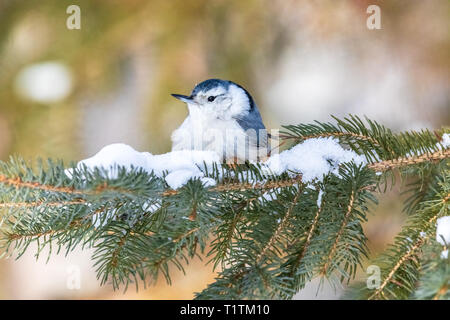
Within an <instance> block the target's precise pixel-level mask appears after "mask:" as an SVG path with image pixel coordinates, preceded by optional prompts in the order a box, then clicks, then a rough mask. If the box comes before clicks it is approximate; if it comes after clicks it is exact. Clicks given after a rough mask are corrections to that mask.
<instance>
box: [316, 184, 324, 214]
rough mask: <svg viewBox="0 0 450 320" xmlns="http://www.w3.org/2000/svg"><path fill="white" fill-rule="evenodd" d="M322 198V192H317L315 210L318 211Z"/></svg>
mask: <svg viewBox="0 0 450 320" xmlns="http://www.w3.org/2000/svg"><path fill="white" fill-rule="evenodd" d="M322 196H323V190H322V189H320V190H319V195H318V196H317V208H319V209H320V206H321V205H322Z"/></svg>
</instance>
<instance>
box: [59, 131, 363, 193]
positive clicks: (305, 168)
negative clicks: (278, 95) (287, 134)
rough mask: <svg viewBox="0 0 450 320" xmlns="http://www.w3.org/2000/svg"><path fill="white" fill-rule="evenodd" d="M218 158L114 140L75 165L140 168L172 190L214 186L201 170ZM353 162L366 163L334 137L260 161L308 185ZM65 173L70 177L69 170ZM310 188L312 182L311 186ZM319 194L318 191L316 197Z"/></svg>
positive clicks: (114, 170) (111, 170) (113, 170)
mask: <svg viewBox="0 0 450 320" xmlns="http://www.w3.org/2000/svg"><path fill="white" fill-rule="evenodd" d="M220 160H221V159H220V157H219V155H218V154H217V153H215V152H213V151H200V150H180V151H172V152H168V153H165V154H160V155H153V154H151V153H149V152H138V151H136V150H134V149H133V148H132V147H130V146H128V145H126V144H122V143H115V144H110V145H107V146H105V147H104V148H102V149H101V150H100V151H99V152H98V153H97V154H95V155H94V156H93V157H91V158H88V159H85V160H82V161H80V162H79V163H78V165H77V167H79V168H81V167H82V166H83V165H85V166H86V167H87V168H88V169H93V168H94V167H102V168H104V169H107V175H108V177H109V178H111V179H114V178H116V177H117V175H118V172H119V171H118V168H119V166H120V167H125V168H127V169H131V168H132V167H134V168H143V169H144V170H145V171H147V172H149V173H150V172H153V173H154V174H155V175H156V176H158V177H164V179H165V181H166V182H167V184H168V185H169V186H170V187H171V188H172V189H178V188H180V187H182V186H183V185H184V184H186V183H187V182H188V181H189V180H190V179H192V178H198V179H200V180H201V181H202V182H203V183H204V185H205V186H214V185H215V184H216V181H215V180H214V179H212V178H209V177H205V174H204V172H203V171H202V170H201V168H203V166H204V164H206V165H207V166H210V165H212V164H213V163H220ZM351 161H353V162H354V163H355V164H357V165H360V164H366V160H365V158H364V157H363V156H360V155H358V154H356V153H355V152H353V151H351V150H345V149H344V148H342V146H341V145H339V143H338V140H336V139H334V138H332V137H329V138H316V139H309V140H306V141H304V142H303V143H301V144H298V145H296V146H294V147H293V148H291V149H289V150H286V151H283V152H281V153H279V154H275V155H273V156H272V157H270V158H269V159H268V160H267V161H266V162H264V163H263V164H262V168H263V170H265V171H268V172H269V173H273V174H281V173H283V172H285V171H289V172H290V174H292V175H294V173H293V172H295V174H302V181H303V182H304V183H308V185H309V184H310V182H312V181H314V180H315V181H321V180H322V178H323V176H324V175H327V174H329V173H333V174H336V175H337V174H338V170H339V165H341V164H343V163H346V162H351ZM66 174H67V175H68V176H71V174H72V172H71V170H70V169H69V170H67V171H66ZM311 187H312V188H314V186H313V185H311ZM321 195H322V194H319V199H318V201H319V200H320V198H321Z"/></svg>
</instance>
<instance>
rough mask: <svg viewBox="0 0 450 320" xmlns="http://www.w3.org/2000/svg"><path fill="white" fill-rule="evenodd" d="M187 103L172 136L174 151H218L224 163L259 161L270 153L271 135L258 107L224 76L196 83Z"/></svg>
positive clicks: (240, 87)
mask: <svg viewBox="0 0 450 320" xmlns="http://www.w3.org/2000/svg"><path fill="white" fill-rule="evenodd" d="M172 96H173V97H175V98H176V99H178V100H180V101H182V102H184V103H186V105H187V108H188V111H189V113H188V116H187V117H186V119H185V120H184V121H183V123H182V124H181V126H180V127H178V128H177V129H176V130H174V131H173V133H172V135H171V140H172V151H178V150H204V151H214V152H216V153H217V154H218V155H219V157H220V159H221V160H222V161H223V162H224V163H228V164H240V163H248V162H258V161H262V160H265V159H267V158H268V156H269V155H270V145H269V144H270V143H269V135H268V133H267V130H266V127H265V126H264V123H263V121H262V118H261V114H260V112H259V109H258V106H257V105H256V103H255V101H254V99H253V97H252V96H251V95H250V93H249V92H248V91H247V90H246V89H245V88H244V87H242V86H241V85H239V84H237V83H235V82H233V81H230V80H221V79H208V80H205V81H203V82H200V83H199V84H197V85H196V86H195V87H194V89H193V90H192V92H191V94H190V95H189V96H187V95H181V94H172Z"/></svg>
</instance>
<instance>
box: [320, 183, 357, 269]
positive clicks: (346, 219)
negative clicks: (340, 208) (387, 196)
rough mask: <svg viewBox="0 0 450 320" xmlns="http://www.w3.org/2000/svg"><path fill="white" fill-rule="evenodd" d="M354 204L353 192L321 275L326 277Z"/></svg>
mask: <svg viewBox="0 0 450 320" xmlns="http://www.w3.org/2000/svg"><path fill="white" fill-rule="evenodd" d="M354 202H355V191H352V193H351V195H350V201H349V203H348V207H347V212H346V214H345V217H344V221H343V222H342V225H341V228H340V229H339V232H338V234H337V236H336V239H335V240H334V244H333V247H332V248H331V251H330V254H329V255H328V258H327V260H326V263H325V265H324V266H323V268H322V271H321V272H320V273H321V274H322V275H326V273H327V270H328V267H329V265H330V263H331V260H332V258H333V255H334V253H335V251H336V249H337V246H338V244H339V240H341V237H342V234H343V233H344V230H345V226H346V225H347V222H348V219H349V218H350V214H351V213H352V210H353V205H354Z"/></svg>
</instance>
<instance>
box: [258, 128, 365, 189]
mask: <svg viewBox="0 0 450 320" xmlns="http://www.w3.org/2000/svg"><path fill="white" fill-rule="evenodd" d="M351 161H353V162H354V163H355V164H356V165H360V164H366V163H367V162H366V159H365V158H364V157H363V156H360V155H358V154H356V153H355V152H354V151H352V150H345V149H344V148H342V146H341V145H340V144H339V143H338V140H337V139H335V138H333V137H328V138H315V139H308V140H306V141H304V142H303V143H301V144H298V145H296V146H294V147H293V148H291V149H289V150H286V151H283V152H281V153H279V154H276V155H273V156H272V157H270V158H269V159H268V160H267V161H266V162H265V165H266V167H267V168H268V169H269V170H270V171H271V172H272V173H274V174H281V173H283V172H285V171H291V172H295V173H301V174H302V182H311V181H313V180H317V181H321V180H322V178H323V176H324V175H327V174H329V173H333V174H336V175H338V170H339V165H341V164H343V163H346V162H351Z"/></svg>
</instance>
